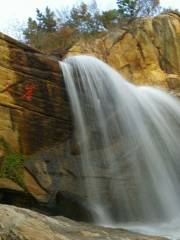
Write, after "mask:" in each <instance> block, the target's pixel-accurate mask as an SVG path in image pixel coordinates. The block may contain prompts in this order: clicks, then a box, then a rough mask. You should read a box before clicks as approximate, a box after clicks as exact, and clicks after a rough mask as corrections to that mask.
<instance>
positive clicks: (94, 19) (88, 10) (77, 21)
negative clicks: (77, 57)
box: [66, 1, 102, 33]
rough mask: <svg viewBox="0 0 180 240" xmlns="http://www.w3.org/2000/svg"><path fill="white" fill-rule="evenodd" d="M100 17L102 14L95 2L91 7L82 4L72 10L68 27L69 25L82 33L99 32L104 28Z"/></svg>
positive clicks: (67, 23)
mask: <svg viewBox="0 0 180 240" xmlns="http://www.w3.org/2000/svg"><path fill="white" fill-rule="evenodd" d="M99 15H100V13H99V10H98V8H97V4H96V2H95V1H93V2H92V3H91V4H90V5H88V4H86V3H84V2H82V3H81V4H80V5H79V6H76V7H73V8H72V9H71V11H70V15H69V19H68V20H67V22H66V25H69V26H70V27H71V28H74V29H76V30H77V31H78V32H80V33H93V32H99V31H101V28H102V25H101V22H100V19H99Z"/></svg>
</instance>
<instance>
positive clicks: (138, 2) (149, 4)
mask: <svg viewBox="0 0 180 240" xmlns="http://www.w3.org/2000/svg"><path fill="white" fill-rule="evenodd" d="M117 5H118V11H119V13H120V15H121V16H122V17H124V18H136V17H141V16H151V15H154V14H156V13H157V12H158V10H159V5H160V2H159V0H146V1H144V0H117Z"/></svg>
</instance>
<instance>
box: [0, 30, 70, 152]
mask: <svg viewBox="0 0 180 240" xmlns="http://www.w3.org/2000/svg"><path fill="white" fill-rule="evenodd" d="M62 79H63V78H62V73H61V71H60V68H59V65H58V62H57V61H56V60H53V59H52V58H48V57H47V56H45V55H43V54H42V53H41V52H39V51H37V50H35V49H32V48H30V47H28V46H26V45H24V44H21V43H18V42H17V41H15V40H13V39H11V38H9V37H8V36H5V35H3V34H0V116H1V118H0V137H1V138H3V139H4V140H5V141H6V142H7V143H8V144H10V145H11V147H12V148H13V149H14V150H16V151H21V152H22V153H24V154H32V153H34V152H36V151H38V150H39V149H42V148H44V147H49V146H52V145H53V144H55V143H56V142H63V141H65V140H66V139H67V138H68V136H69V134H70V113H69V107H68V104H67V96H66V92H65V90H64V83H63V80H62Z"/></svg>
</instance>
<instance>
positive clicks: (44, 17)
mask: <svg viewBox="0 0 180 240" xmlns="http://www.w3.org/2000/svg"><path fill="white" fill-rule="evenodd" d="M36 14H37V17H36V18H37V22H38V28H39V29H40V30H43V31H46V32H55V31H56V30H57V20H56V19H55V13H54V12H53V11H51V10H50V8H48V7H46V9H45V14H43V13H42V12H41V11H40V10H39V9H37V10H36Z"/></svg>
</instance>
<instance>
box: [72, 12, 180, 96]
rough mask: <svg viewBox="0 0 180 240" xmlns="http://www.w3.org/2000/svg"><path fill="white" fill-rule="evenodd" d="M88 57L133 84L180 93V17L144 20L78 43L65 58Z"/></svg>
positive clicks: (168, 15)
mask: <svg viewBox="0 0 180 240" xmlns="http://www.w3.org/2000/svg"><path fill="white" fill-rule="evenodd" d="M77 54H90V55H94V56H96V57H98V58H100V59H102V60H104V61H105V62H107V63H108V64H110V65H112V66H113V67H114V68H115V69H117V70H118V71H119V72H120V73H122V74H123V75H124V76H125V77H126V78H127V79H128V80H129V81H131V82H133V83H135V84H143V85H144V84H145V85H153V86H160V87H162V88H165V89H168V90H173V91H177V92H178V91H180V16H179V15H176V14H162V15H160V16H157V17H152V18H143V19H141V20H138V21H137V22H134V23H132V24H131V25H129V26H128V29H125V30H123V29H120V30H119V31H117V30H116V32H111V33H108V34H107V35H106V36H104V37H101V38H97V39H93V40H89V41H88V40H81V41H79V42H78V43H77V44H76V45H75V46H73V47H72V48H71V49H70V50H69V53H68V55H77Z"/></svg>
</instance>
